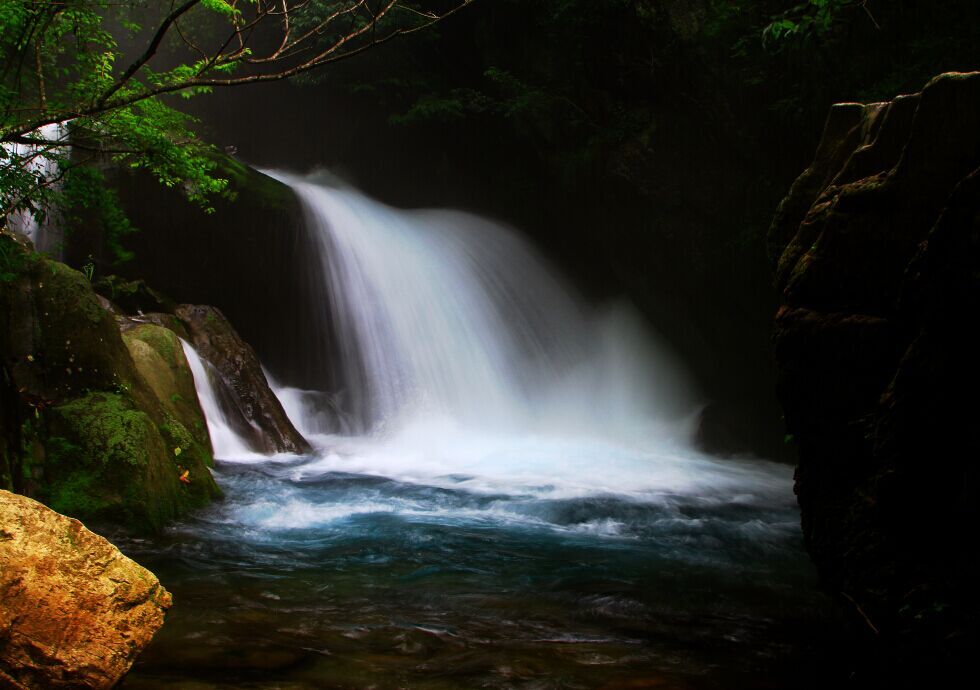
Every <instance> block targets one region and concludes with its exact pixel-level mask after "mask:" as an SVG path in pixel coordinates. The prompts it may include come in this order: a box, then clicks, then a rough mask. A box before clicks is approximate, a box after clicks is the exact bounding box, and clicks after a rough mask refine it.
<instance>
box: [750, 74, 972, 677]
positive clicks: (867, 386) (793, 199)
mask: <svg viewBox="0 0 980 690" xmlns="http://www.w3.org/2000/svg"><path fill="white" fill-rule="evenodd" d="M978 113H980V73H972V74H946V75H942V76H940V77H937V78H936V79H934V80H933V81H932V82H930V83H929V84H928V85H927V86H926V88H925V89H924V90H923V92H922V93H921V94H916V95H912V96H904V97H900V98H898V99H896V100H895V101H892V102H891V103H884V104H873V105H869V106H862V105H857V104H846V105H841V106H835V108H834V110H833V111H832V112H831V116H830V118H829V120H828V124H827V128H826V130H825V133H824V141H823V142H822V143H821V145H820V150H819V151H818V154H817V159H816V160H815V162H814V164H813V166H812V167H811V168H810V169H809V170H807V171H806V172H805V173H804V174H803V175H802V176H801V177H800V178H799V180H798V181H797V183H796V184H795V185H794V186H793V188H792V190H791V191H790V194H789V196H788V197H787V198H786V200H785V201H784V202H783V204H782V205H781V206H780V209H779V212H778V214H777V217H776V220H775V222H774V223H773V227H772V230H771V232H770V247H771V249H773V257H772V258H773V259H774V263H775V274H776V283H777V286H778V287H779V288H780V289H781V290H782V292H783V298H784V302H785V305H784V306H783V307H782V308H781V309H780V311H779V313H778V314H777V316H776V321H775V334H774V338H775V352H776V359H777V367H778V377H779V379H778V393H779V397H780V400H781V402H782V405H783V408H784V410H785V414H786V424H787V427H788V431H789V432H790V433H791V434H792V435H793V437H794V438H795V440H796V443H797V445H798V448H799V458H800V459H799V467H798V469H797V481H796V491H797V495H798V497H799V502H800V507H801V509H802V517H803V530H804V535H805V537H806V541H807V546H808V548H809V550H810V553H811V554H812V556H813V558H814V560H815V562H816V564H817V566H818V567H819V569H820V572H821V574H822V576H823V578H824V581H825V582H826V583H827V585H828V586H829V587H830V588H832V589H833V591H835V592H840V593H842V595H843V600H844V601H845V602H846V605H847V606H848V607H849V608H850V609H852V610H853V611H854V613H855V619H856V620H858V621H859V622H860V625H862V626H863V627H865V628H866V629H867V630H868V631H869V635H870V636H871V637H873V638H874V639H875V641H876V643H878V644H880V645H881V649H882V650H883V651H884V652H885V656H884V659H886V661H887V663H889V664H891V665H893V669H892V672H893V673H896V675H895V678H898V677H899V675H898V674H901V673H903V672H905V671H907V670H913V671H918V672H923V673H929V672H931V671H930V669H932V671H934V672H941V673H946V672H948V671H950V669H953V668H955V667H956V666H957V665H960V664H962V665H963V666H966V664H968V663H969V661H970V659H969V656H970V651H969V650H971V649H976V648H977V645H978V644H980V639H978V637H977V630H978V627H977V624H978V623H980V598H978V597H977V595H976V593H975V591H974V590H975V586H976V581H977V578H978V577H980V568H978V566H977V563H976V559H975V557H974V556H973V554H972V552H971V549H969V548H967V547H966V545H967V544H969V543H972V542H973V541H974V540H975V538H976V533H977V531H978V529H980V506H978V499H977V495H978V488H980V473H978V471H977V469H976V460H977V458H978V457H980V442H978V439H977V436H976V434H974V433H972V428H973V427H974V426H975V419H974V417H975V412H976V403H975V400H974V399H973V395H974V392H975V390H976V389H977V387H978V385H980V354H978V353H980V336H978V335H977V333H978V329H977V328H976V325H975V324H973V325H972V326H971V325H970V324H971V323H972V322H974V321H975V320H976V316H977V314H978V313H980V269H978V267H980V126H978V124H980V116H978ZM895 668H897V669H899V670H898V671H897V672H895V671H894V669H895ZM937 669H938V671H937ZM892 680H894V679H892Z"/></svg>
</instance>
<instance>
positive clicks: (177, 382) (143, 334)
mask: <svg viewBox="0 0 980 690" xmlns="http://www.w3.org/2000/svg"><path fill="white" fill-rule="evenodd" d="M123 341H124V342H125V343H126V347H127V348H129V354H130V355H131V356H132V358H133V363H134V364H135V365H136V370H137V371H138V372H139V374H140V376H142V377H143V380H144V381H145V382H146V383H147V385H148V386H149V387H150V389H151V390H152V391H153V392H154V393H155V394H156V397H157V400H158V401H159V403H160V405H161V406H162V407H163V409H164V410H165V412H166V415H167V417H168V418H173V419H175V420H176V421H177V422H179V423H180V424H181V425H182V426H183V427H184V428H186V429H187V430H188V431H189V432H190V433H191V435H192V437H193V439H194V440H195V442H197V443H199V444H201V445H203V446H204V447H208V448H209V447H210V446H211V439H210V437H209V436H208V429H207V423H206V421H205V418H204V413H203V412H202V411H201V407H200V405H199V404H198V401H197V392H196V389H195V387H194V375H193V374H192V373H191V369H190V366H189V365H188V363H187V358H186V357H185V356H184V349H183V347H182V346H181V343H180V339H179V338H178V337H177V335H176V334H175V333H174V332H173V331H171V330H168V329H166V328H163V327H162V326H157V325H155V324H141V325H139V326H137V327H136V328H133V329H131V330H128V331H126V332H124V333H123Z"/></svg>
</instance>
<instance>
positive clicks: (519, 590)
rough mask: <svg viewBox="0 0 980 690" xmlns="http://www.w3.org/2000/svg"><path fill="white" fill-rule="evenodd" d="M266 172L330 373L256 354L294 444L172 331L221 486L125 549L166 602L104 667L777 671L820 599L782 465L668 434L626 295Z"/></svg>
mask: <svg viewBox="0 0 980 690" xmlns="http://www.w3.org/2000/svg"><path fill="white" fill-rule="evenodd" d="M274 174H275V175H276V176H277V177H278V178H279V179H281V180H283V181H285V182H287V183H288V184H289V185H291V186H292V187H293V189H295V190H296V193H297V195H298V196H299V198H300V200H301V202H302V204H303V207H304V209H305V212H306V230H307V232H308V237H307V241H308V243H309V250H308V252H307V256H308V257H309V261H310V262H313V264H314V265H313V266H311V267H307V266H301V267H298V270H297V276H310V275H313V276H319V279H318V282H316V283H315V284H314V285H313V286H312V288H313V289H312V294H311V300H312V301H313V303H314V304H313V306H314V307H315V308H316V309H315V311H316V318H317V319H318V328H317V329H316V330H317V331H318V332H319V333H321V334H322V335H321V336H320V337H319V338H317V339H316V341H315V342H310V343H308V344H306V348H307V350H308V351H309V354H310V356H311V357H322V358H331V359H332V360H334V361H333V364H335V365H336V366H335V367H334V370H335V371H336V372H337V376H336V380H335V381H334V385H333V386H331V387H329V390H323V388H324V386H321V385H319V383H316V384H311V383H310V382H304V381H289V380H286V381H280V382H277V381H276V374H277V372H275V371H273V372H271V373H269V374H268V376H269V379H270V382H271V384H272V385H273V386H274V388H275V389H276V391H277V394H278V395H279V397H280V400H281V401H282V403H283V407H284V409H285V410H286V412H287V414H288V415H289V417H290V418H291V419H292V420H293V421H294V423H295V424H296V425H297V427H298V428H299V429H300V430H301V431H302V432H303V433H304V434H305V435H306V436H307V438H308V439H310V441H311V442H312V443H313V445H314V447H315V448H316V449H317V450H316V452H315V453H313V454H312V455H309V456H294V455H277V456H261V455H257V454H255V453H253V452H251V450H250V449H248V448H247V444H244V443H243V442H242V441H241V440H240V439H237V437H236V436H235V435H234V433H233V432H232V430H231V429H230V427H229V425H228V424H227V423H225V422H223V421H222V416H221V410H220V407H219V403H218V399H217V397H216V396H215V395H214V391H213V389H212V383H213V382H212V380H211V377H210V376H209V371H208V365H207V364H206V363H205V362H203V361H202V360H201V359H200V358H199V357H198V356H197V353H196V352H194V350H193V348H191V347H190V346H189V345H187V344H186V343H185V344H184V349H185V353H186V354H187V358H188V361H189V362H190V365H191V368H192V370H193V374H194V378H195V383H196V386H197V392H198V397H199V399H200V402H201V404H202V408H203V409H204V412H205V414H206V416H207V419H208V427H209V430H210V433H211V438H212V441H213V443H214V450H215V456H216V459H217V462H216V463H215V470H214V472H215V478H216V480H217V481H218V483H219V485H220V486H221V488H222V490H223V492H224V494H225V499H224V500H223V501H221V502H220V503H218V504H215V505H214V506H213V507H211V508H210V509H208V510H205V511H202V512H201V513H199V514H198V515H197V516H196V517H195V518H194V519H192V520H190V521H187V522H185V523H183V524H181V525H178V526H177V527H175V528H174V529H173V530H172V531H171V532H170V533H169V534H168V535H167V536H166V541H164V542H163V544H162V545H161V544H156V545H149V546H148V545H147V544H146V543H144V542H134V543H130V544H128V545H126V549H127V550H128V551H129V552H130V553H135V554H138V555H139V557H140V560H141V562H143V563H145V564H146V565H148V566H150V567H152V568H153V570H154V571H155V572H156V573H157V574H158V576H159V577H160V578H161V581H164V582H167V583H168V585H167V586H168V588H170V589H171V590H172V591H173V592H174V594H175V597H176V598H177V600H178V601H179V602H180V603H181V605H180V606H177V607H175V608H174V610H173V611H172V612H171V614H170V617H169V618H168V623H167V625H166V626H165V627H164V628H163V630H162V632H161V634H160V635H158V638H157V640H156V641H155V642H154V645H153V646H151V648H150V651H149V652H147V653H146V654H145V655H144V656H143V657H142V658H141V659H142V660H141V664H142V665H141V666H139V667H138V668H137V669H136V670H135V671H134V672H133V673H131V674H130V676H129V677H128V679H127V683H135V685H134V687H135V688H142V687H147V686H144V685H140V683H141V682H143V681H145V680H149V681H150V685H149V686H148V687H183V685H182V683H185V682H187V683H190V682H191V681H197V680H200V678H201V677H205V675H206V677H208V678H210V679H219V678H220V679H221V681H220V683H227V685H222V684H220V683H219V684H218V685H217V686H216V687H221V688H225V687H227V688H229V689H230V688H233V687H242V686H243V685H242V684H245V685H248V686H249V687H252V686H253V685H252V684H253V683H258V684H257V685H254V687H280V683H283V682H285V683H286V684H287V685H289V686H290V687H324V686H327V685H329V686H331V687H369V686H370V687H379V688H403V687H412V688H433V689H435V688H461V687H482V688H500V689H501V690H503V689H504V688H508V689H509V688H515V687H522V688H523V687H528V688H530V687H535V688H538V687H540V688H545V687H547V688H559V687H588V688H598V687H633V682H634V680H635V679H637V678H640V679H648V678H649V679H653V680H655V681H656V683H655V684H656V685H658V686H667V687H688V688H703V689H704V690H709V689H710V690H716V689H717V688H733V687H758V686H759V685H761V684H769V685H773V686H774V687H775V686H785V687H790V686H795V682H794V681H795V679H798V678H799V674H800V673H803V674H804V675H805V673H806V672H805V671H802V672H801V671H799V670H798V666H797V664H798V662H799V660H800V659H801V658H803V656H805V653H806V652H805V651H798V650H807V649H809V647H808V645H809V644H810V640H812V639H813V637H814V634H815V633H814V623H813V621H814V620H819V615H818V614H815V613H814V611H818V610H821V607H823V606H824V604H825V602H824V601H823V600H820V599H819V596H820V595H819V594H817V593H816V589H815V577H814V575H813V572H812V570H811V568H810V566H809V564H808V562H807V560H806V556H805V554H804V552H803V550H802V545H801V540H800V535H799V522H798V520H799V516H798V513H797V512H796V508H795V505H794V502H793V494H792V489H791V470H790V468H789V467H786V466H781V465H775V464H772V463H767V462H763V461H753V460H732V459H726V460H722V459H717V458H712V457H709V456H706V455H704V454H703V453H700V452H698V451H697V450H695V449H694V448H693V446H692V445H691V443H690V441H689V439H690V434H691V430H692V420H693V418H694V416H695V413H696V411H697V407H696V396H695V395H694V394H693V393H692V392H691V390H690V388H689V386H688V385H687V384H686V382H685V377H684V375H683V373H682V372H681V370H680V367H679V366H678V365H677V363H676V362H675V361H674V360H673V358H672V357H670V356H669V354H667V353H666V351H665V350H664V349H663V348H662V347H660V346H658V343H657V341H656V339H655V338H654V337H652V336H651V334H650V333H649V332H647V330H646V329H645V328H644V327H643V325H642V322H641V321H640V319H639V318H638V317H637V316H636V315H635V314H634V313H633V312H632V311H631V310H630V309H628V308H626V307H622V306H621V307H614V308H609V309H606V310H602V311H597V310H594V309H591V308H590V307H588V306H587V305H584V304H583V303H582V302H581V301H580V300H578V299H577V298H576V297H575V296H574V292H573V291H572V290H571V289H570V288H569V287H568V286H567V285H565V284H564V283H563V282H562V281H561V280H560V279H559V278H558V277H556V276H555V274H554V272H553V271H552V270H551V269H550V268H549V267H548V266H547V264H546V263H545V262H544V261H542V260H541V259H540V258H538V257H537V255H536V254H535V252H534V251H533V250H532V248H531V247H530V246H529V245H528V243H527V242H525V241H524V240H522V239H521V238H520V237H519V236H517V235H516V234H515V233H514V232H513V231H511V230H509V229H507V228H504V227H501V226H500V225H498V224H495V223H492V222H490V221H487V220H482V219H479V218H475V217H473V216H470V215H466V214H463V213H456V212H449V211H401V210H396V209H393V208H389V207H387V206H384V205H382V204H380V203H378V202H375V201H372V200H370V199H368V198H366V197H365V196H363V195H361V194H360V193H358V192H357V191H355V190H352V189H350V188H347V187H343V186H337V185H332V186H331V185H328V184H324V183H322V182H321V181H318V180H316V179H304V178H299V177H296V176H292V175H287V174H282V173H274ZM314 269H315V270H314ZM298 279H299V278H298ZM290 349H291V350H295V349H296V348H294V347H292V345H291V346H290ZM298 369H299V370H306V371H314V370H318V369H317V368H316V367H306V368H305V369H304V368H303V367H299V368H298ZM321 369H322V368H321ZM801 621H803V622H802V623H801ZM787 649H792V650H796V651H793V653H792V654H791V655H790V656H791V658H792V660H793V663H792V664H791V665H792V666H793V668H792V669H791V670H790V671H789V674H790V675H789V677H790V679H791V680H787V682H786V683H784V684H782V685H781V683H780V682H777V681H773V678H774V677H777V678H780V677H782V676H779V675H778V673H777V675H776V676H773V673H774V671H773V670H772V668H771V667H772V663H773V662H772V660H773V659H776V658H786V655H787V651H786V650H787ZM270 655H271V656H270ZM801 655H803V656H801ZM270 659H272V660H275V659H282V662H281V665H279V666H276V665H274V663H279V662H273V661H270ZM270 664H273V665H270ZM175 669H188V670H185V671H180V670H175ZM760 669H763V671H762V672H761V675H760ZM779 673H783V671H780V672H779ZM760 678H763V679H764V682H763V683H758V682H756V681H759V680H760ZM661 680H663V682H662V683H661ZM157 681H159V682H161V683H163V685H154V684H153V683H154V682H157ZM216 682H217V681H216ZM263 683H271V684H272V685H269V684H263ZM644 687H646V686H644Z"/></svg>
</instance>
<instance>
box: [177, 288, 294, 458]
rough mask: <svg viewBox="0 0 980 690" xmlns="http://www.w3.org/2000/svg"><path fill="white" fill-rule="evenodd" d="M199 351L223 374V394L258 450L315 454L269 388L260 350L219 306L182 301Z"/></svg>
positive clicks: (232, 417)
mask: <svg viewBox="0 0 980 690" xmlns="http://www.w3.org/2000/svg"><path fill="white" fill-rule="evenodd" d="M174 313H175V315H176V316H177V318H179V319H180V320H181V321H182V322H183V324H184V326H185V327H186V328H187V332H188V333H189V334H190V337H191V341H192V343H193V345H194V348H195V349H196V350H197V351H198V353H199V354H200V355H201V357H203V358H204V359H205V360H207V362H208V363H210V364H211V366H213V367H214V370H215V371H216V372H217V374H218V377H217V378H218V379H219V380H217V381H216V382H215V383H216V384H217V385H216V388H217V391H218V398H219V402H220V404H221V406H222V408H223V409H224V411H225V414H226V415H227V416H228V420H229V422H230V423H231V424H232V425H233V426H234V428H235V429H236V431H237V432H238V433H239V435H241V436H242V437H244V438H246V439H248V440H249V443H250V445H251V446H252V447H253V448H254V449H255V450H257V451H260V452H265V453H309V452H311V448H310V444H309V443H308V442H307V441H306V439H305V438H303V436H302V434H300V433H299V432H298V431H297V430H296V428H295V427H294V426H293V424H292V422H290V421H289V417H287V416H286V412H285V411H284V410H283V407H282V404H281V403H280V402H279V399H278V398H277V397H276V396H275V394H274V393H273V392H272V390H271V389H270V388H269V383H268V381H267V379H266V377H265V373H264V372H263V371H262V365H261V363H260V362H259V358H258V356H257V355H256V354H255V350H253V349H252V347H251V346H250V345H249V344H248V343H246V342H245V341H244V340H242V339H241V337H240V336H239V335H238V333H237V332H236V331H235V329H234V328H233V327H232V325H231V324H230V323H229V322H228V319H226V318H225V316H224V314H222V313H221V311H220V310H219V309H217V308H216V307H209V306H204V305H191V304H182V305H180V306H179V307H177V309H176V310H175V312H174Z"/></svg>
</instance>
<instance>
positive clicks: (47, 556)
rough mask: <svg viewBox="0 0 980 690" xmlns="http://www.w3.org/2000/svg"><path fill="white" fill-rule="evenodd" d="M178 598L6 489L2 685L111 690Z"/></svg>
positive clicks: (1, 526) (1, 536) (1, 528)
mask: <svg viewBox="0 0 980 690" xmlns="http://www.w3.org/2000/svg"><path fill="white" fill-rule="evenodd" d="M171 603H172V600H171V596H170V593H169V592H167V590H166V589H164V588H163V586H162V585H161V584H160V582H159V581H158V580H157V578H156V576H154V575H153V573H151V572H150V571H148V570H146V569H145V568H143V567H142V566H140V565H139V564H137V563H136V562H134V561H132V560H130V559H129V558H127V557H126V556H124V555H123V554H122V553H120V551H119V550H118V549H117V548H116V547H115V546H113V545H112V544H110V543H109V542H108V541H106V540H105V539H103V538H102V537H100V536H98V535H96V534H94V533H92V532H90V531H89V530H88V529H86V528H85V527H84V526H83V525H82V523H80V522H79V521H78V520H74V519H71V518H68V517H65V516H64V515H60V514H58V513H56V512H54V511H53V510H50V509H49V508H46V507H45V506H43V505H42V504H40V503H38V502H37V501H34V500H32V499H29V498H26V497H24V496H20V495H17V494H12V493H9V492H7V491H0V688H11V689H16V690H21V689H24V688H31V689H35V688H47V689H51V690H59V689H67V688H72V689H75V690H78V689H86V688H91V689H93V690H94V689H101V688H110V687H112V686H113V685H115V684H116V683H117V682H118V681H119V679H120V678H121V677H122V676H123V675H124V674H125V673H126V672H127V671H128V670H129V668H130V667H131V666H132V664H133V661H134V660H135V659H136V656H137V655H138V654H139V653H140V651H141V650H142V649H143V648H144V647H145V646H146V645H147V644H148V643H149V642H150V640H151V639H152V638H153V636H154V634H155V633H156V632H157V630H159V629H160V626H162V625H163V622H164V616H165V614H166V612H167V609H169V608H170V606H171Z"/></svg>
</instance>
